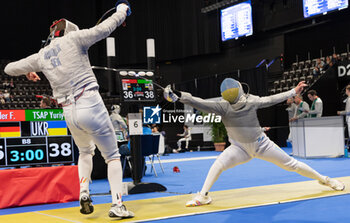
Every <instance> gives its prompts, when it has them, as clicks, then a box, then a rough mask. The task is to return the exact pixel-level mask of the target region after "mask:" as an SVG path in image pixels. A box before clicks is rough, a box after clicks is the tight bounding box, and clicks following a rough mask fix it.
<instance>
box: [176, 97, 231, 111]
mask: <svg viewBox="0 0 350 223" xmlns="http://www.w3.org/2000/svg"><path fill="white" fill-rule="evenodd" d="M180 102H181V103H184V104H187V105H190V106H192V107H194V108H196V109H198V110H200V111H203V112H207V113H215V114H217V115H224V114H226V112H227V111H228V108H229V106H230V103H229V102H228V101H224V100H222V101H207V100H204V99H202V98H198V97H193V96H192V95H191V94H190V93H187V92H181V98H180Z"/></svg>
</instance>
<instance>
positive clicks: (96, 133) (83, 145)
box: [63, 90, 120, 163]
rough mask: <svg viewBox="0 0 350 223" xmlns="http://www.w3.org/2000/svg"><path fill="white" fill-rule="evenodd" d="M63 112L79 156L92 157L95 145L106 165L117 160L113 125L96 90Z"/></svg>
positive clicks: (86, 94) (117, 154) (65, 108)
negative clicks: (89, 155) (87, 155)
mask: <svg viewBox="0 0 350 223" xmlns="http://www.w3.org/2000/svg"><path fill="white" fill-rule="evenodd" d="M63 112H64V117H65V119H66V122H67V126H68V128H69V130H70V132H71V133H72V136H73V138H74V141H75V143H76V145H77V146H78V148H79V153H80V154H82V153H86V154H91V155H94V150H95V148H96V147H95V145H97V147H98V149H99V150H100V151H101V154H102V156H103V158H104V159H105V162H106V163H108V162H109V161H111V160H114V159H119V157H120V154H119V150H118V145H117V139H116V136H115V133H114V129H113V125H112V122H111V120H110V118H109V115H108V111H107V109H106V107H105V105H104V104H103V100H102V98H101V96H100V94H99V92H98V90H88V91H85V92H84V94H83V95H82V96H81V97H80V98H79V99H78V100H77V101H76V102H74V101H73V102H72V104H71V105H68V106H66V107H63Z"/></svg>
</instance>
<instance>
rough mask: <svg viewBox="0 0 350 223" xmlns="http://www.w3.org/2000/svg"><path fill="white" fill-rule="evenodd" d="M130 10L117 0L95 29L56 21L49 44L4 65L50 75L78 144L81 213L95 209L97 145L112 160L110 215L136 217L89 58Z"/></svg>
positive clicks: (31, 76)
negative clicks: (124, 188)
mask: <svg viewBox="0 0 350 223" xmlns="http://www.w3.org/2000/svg"><path fill="white" fill-rule="evenodd" d="M130 13H131V10H130V5H129V2H128V1H127V0H118V1H117V3H116V12H115V13H114V14H113V15H111V16H110V17H109V18H107V19H106V20H105V21H103V22H102V23H100V24H99V25H96V26H95V27H93V28H90V29H83V30H79V28H78V26H77V25H75V24H73V23H71V22H69V21H68V20H66V19H61V20H58V21H55V22H54V23H53V24H52V25H51V27H50V36H51V37H52V38H51V41H50V43H49V45H47V46H46V47H44V48H42V49H41V50H40V51H39V52H38V53H35V54H33V55H31V56H29V57H27V58H24V59H22V60H19V61H17V62H13V63H9V64H8V65H7V66H6V67H5V73H7V74H8V75H11V76H19V75H26V76H27V78H28V79H29V80H32V81H35V82H36V81H38V80H40V78H39V76H38V75H37V74H36V73H35V72H39V71H41V72H43V73H44V75H45V76H46V78H47V79H48V80H49V82H50V85H51V87H52V89H53V95H54V97H55V98H56V99H57V101H58V103H59V104H61V105H62V107H63V112H64V116H65V120H66V122H67V125H68V128H69V130H70V132H71V133H72V136H73V138H74V141H75V143H76V145H77V146H78V148H79V161H78V170H79V180H80V196H79V199H80V212H81V213H82V214H91V213H92V212H93V211H94V208H93V205H92V201H91V198H90V195H89V183H90V177H91V171H92V156H93V155H94V150H95V148H96V147H95V145H97V147H98V149H99V150H100V151H101V154H102V156H103V157H104V159H105V162H106V163H107V164H108V180H109V184H110V187H111V193H112V206H111V208H110V210H109V216H110V217H112V218H113V217H118V218H130V217H133V216H134V214H133V213H132V212H131V211H128V210H127V209H126V207H125V206H124V205H123V203H122V196H121V193H122V174H123V173H122V168H121V163H120V154H119V151H118V146H117V140H116V137H115V134H114V129H113V125H112V123H111V120H110V118H109V115H108V111H107V109H106V107H105V105H104V103H103V100H102V98H101V96H100V94H99V91H98V88H99V86H98V84H97V80H96V77H95V75H94V73H93V71H92V69H91V65H90V61H89V57H88V49H89V48H90V47H91V46H92V45H93V44H95V43H96V42H98V41H100V40H102V39H105V38H106V37H108V36H109V35H110V34H111V33H112V32H113V31H114V30H115V29H116V28H117V27H118V26H120V25H121V24H122V23H123V22H124V20H125V19H126V16H128V15H130Z"/></svg>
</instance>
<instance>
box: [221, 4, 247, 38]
mask: <svg viewBox="0 0 350 223" xmlns="http://www.w3.org/2000/svg"><path fill="white" fill-rule="evenodd" d="M220 14H221V16H220V20H221V39H222V41H226V40H230V39H238V38H239V37H241V36H249V35H252V34H253V19H252V5H251V1H246V2H242V3H240V4H237V5H234V6H231V7H228V8H225V9H221V12H220Z"/></svg>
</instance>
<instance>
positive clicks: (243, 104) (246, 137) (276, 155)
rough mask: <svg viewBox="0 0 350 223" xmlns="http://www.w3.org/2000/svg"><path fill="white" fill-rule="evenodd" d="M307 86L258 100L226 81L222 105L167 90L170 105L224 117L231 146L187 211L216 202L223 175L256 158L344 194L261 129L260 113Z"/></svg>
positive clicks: (338, 185)
mask: <svg viewBox="0 0 350 223" xmlns="http://www.w3.org/2000/svg"><path fill="white" fill-rule="evenodd" d="M305 86H307V85H306V84H305V83H304V82H300V83H299V84H298V86H297V87H296V88H294V89H292V90H290V91H287V92H284V93H280V94H276V95H272V96H268V97H258V96H255V95H251V94H245V93H244V92H243V89H242V85H241V83H240V82H238V81H236V80H234V79H232V78H226V79H225V80H224V81H223V82H222V83H221V87H220V90H221V95H222V98H223V100H221V101H219V102H215V101H206V100H203V99H201V98H198V97H193V96H192V95H191V94H190V93H186V92H179V91H176V90H173V89H172V88H171V86H170V85H169V86H167V87H166V88H165V90H164V97H165V99H167V100H168V101H170V102H175V101H177V100H179V101H180V102H182V103H184V104H188V105H190V106H192V107H194V108H196V109H198V110H200V111H203V112H207V113H215V114H217V115H221V117H222V122H223V123H224V125H225V127H226V130H227V134H228V137H229V141H230V143H231V145H230V146H229V147H228V148H226V149H225V150H224V151H223V152H222V153H221V154H220V156H219V157H218V158H217V159H216V161H215V162H214V164H213V165H212V166H211V168H210V170H209V173H208V175H207V178H206V180H205V182H204V185H203V187H202V190H201V191H200V192H199V193H198V194H197V195H196V196H195V197H194V198H193V199H192V200H190V201H188V202H187V203H186V206H187V207H193V206H200V205H205V204H210V203H211V201H212V199H211V198H210V197H209V196H208V193H209V190H210V188H211V187H212V186H213V184H214V182H215V181H216V180H217V179H218V177H219V176H220V174H221V173H222V172H223V171H224V170H227V169H229V168H233V167H235V166H236V165H239V164H243V163H246V162H248V161H250V160H251V159H252V158H259V159H263V160H266V161H269V162H271V163H274V164H276V165H277V166H279V167H281V168H283V169H285V170H288V171H294V172H297V173H298V174H300V175H302V176H305V177H308V178H311V179H315V180H318V181H319V183H320V184H322V185H326V186H329V187H331V188H333V189H334V190H344V188H345V185H344V184H343V183H342V182H340V181H338V180H335V179H331V178H329V177H327V176H323V175H321V174H319V173H318V172H317V171H315V170H314V169H312V168H311V167H309V166H308V165H306V164H305V163H303V162H300V161H297V160H296V159H294V158H293V157H290V156H289V155H288V154H286V153H285V152H284V151H283V150H282V149H280V148H279V147H278V146H277V145H276V144H275V143H274V142H272V141H271V140H270V139H269V138H268V137H267V136H266V135H265V133H264V132H263V130H262V128H261V127H260V124H259V120H258V117H257V110H258V109H260V108H266V107H270V106H272V105H275V104H278V103H281V102H283V101H285V100H287V99H288V98H291V97H293V96H295V95H296V94H300V93H301V92H302V91H303V89H304V87H305Z"/></svg>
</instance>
